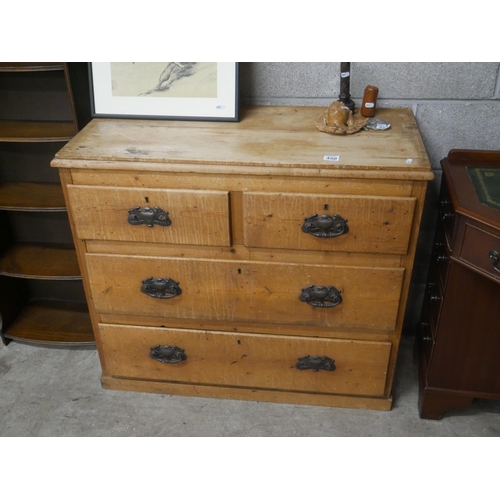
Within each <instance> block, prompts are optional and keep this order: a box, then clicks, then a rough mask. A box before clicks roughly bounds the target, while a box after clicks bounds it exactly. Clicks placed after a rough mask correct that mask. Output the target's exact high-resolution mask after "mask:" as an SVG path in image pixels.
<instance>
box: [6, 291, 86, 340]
mask: <svg viewBox="0 0 500 500" xmlns="http://www.w3.org/2000/svg"><path fill="white" fill-rule="evenodd" d="M3 334H4V336H5V337H6V338H8V339H11V340H20V341H24V342H34V343H40V344H51V345H54V344H60V345H64V346H68V345H86V344H89V345H93V344H95V341H94V334H93V331H92V324H91V322H90V316H89V312H88V308H87V305H86V304H85V303H84V304H82V303H79V302H74V303H72V302H61V301H56V300H33V301H31V302H28V303H27V304H26V306H25V307H24V308H23V309H22V310H21V312H20V314H19V315H18V316H17V318H16V320H15V321H14V323H13V324H12V325H10V327H9V328H8V329H7V330H6V331H5V332H3Z"/></svg>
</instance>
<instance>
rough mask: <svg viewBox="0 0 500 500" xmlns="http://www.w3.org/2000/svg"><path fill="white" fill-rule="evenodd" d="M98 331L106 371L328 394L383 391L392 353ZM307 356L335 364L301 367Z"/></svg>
mask: <svg viewBox="0 0 500 500" xmlns="http://www.w3.org/2000/svg"><path fill="white" fill-rule="evenodd" d="M99 333H100V339H101V345H102V353H103V356H104V366H105V372H106V375H108V376H112V377H123V378H129V379H143V380H160V381H173V382H180V383H189V384H211V385H223V386H237V387H249V388H267V389H276V390H287V391H307V392H318V393H329V394H354V395H363V396H382V395H383V394H384V391H385V382H386V377H387V367H388V363H389V356H390V352H391V343H390V342H371V341H370V342H368V341H349V340H335V339H317V338H300V337H288V336H273V335H255V334H245V333H238V334H232V333H220V332H212V331H201V330H176V329H166V328H150V327H135V326H121V325H106V324H100V325H99ZM168 347H170V348H174V347H177V348H179V349H182V351H183V352H180V351H177V352H178V353H180V355H179V356H176V355H175V353H174V355H170V354H171V352H169V351H170V350H169V349H168ZM155 348H156V349H155ZM165 351H167V353H166V354H167V355H165V354H164V353H165ZM307 355H309V356H311V357H313V356H318V357H320V358H322V357H324V356H326V357H328V358H329V359H330V360H331V361H332V362H333V364H332V363H330V362H329V361H328V360H325V361H326V363H325V362H324V363H323V367H329V368H330V369H329V370H325V369H321V367H318V366H316V368H319V369H318V370H317V371H314V369H313V368H306V369H298V368H297V363H298V360H299V358H304V357H305V356H307ZM184 357H185V359H183V358H184ZM155 358H156V359H155ZM172 361H174V362H172ZM313 365H314V364H312V365H311V366H313ZM301 366H302V367H303V368H304V367H306V366H308V365H307V360H304V361H303V362H302V365H301ZM332 368H334V369H333V370H332Z"/></svg>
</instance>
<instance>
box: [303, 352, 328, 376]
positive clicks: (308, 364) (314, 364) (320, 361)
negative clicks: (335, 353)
mask: <svg viewBox="0 0 500 500" xmlns="http://www.w3.org/2000/svg"><path fill="white" fill-rule="evenodd" d="M295 368H297V370H312V371H313V372H319V371H320V370H326V371H329V372H333V371H334V370H335V368H336V366H335V360H333V359H331V358H329V357H328V356H309V354H308V355H307V356H303V357H302V358H299V359H298V361H297V364H296V365H295Z"/></svg>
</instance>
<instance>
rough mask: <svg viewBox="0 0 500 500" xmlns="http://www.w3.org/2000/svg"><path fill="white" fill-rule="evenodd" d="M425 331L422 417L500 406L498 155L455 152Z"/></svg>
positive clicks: (447, 171)
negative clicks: (476, 402) (483, 403)
mask: <svg viewBox="0 0 500 500" xmlns="http://www.w3.org/2000/svg"><path fill="white" fill-rule="evenodd" d="M441 165H442V169H443V180H442V185H441V195H440V199H439V207H438V210H439V217H438V224H437V228H436V236H435V240H434V248H433V255H432V258H431V265H430V268H429V277H428V285H427V292H426V295H425V298H424V304H423V309H422V321H421V324H420V331H419V337H418V340H419V344H420V367H419V368H420V369H419V376H420V396H419V411H420V416H421V417H422V418H429V419H440V418H441V417H442V416H443V414H444V413H445V412H446V411H449V410H452V409H457V408H460V407H465V406H468V405H469V404H470V403H471V402H472V401H473V399H474V398H488V399H500V256H499V254H500V196H499V195H500V151H471V150H452V151H450V153H449V155H448V157H447V158H445V159H444V160H443V161H442V162H441Z"/></svg>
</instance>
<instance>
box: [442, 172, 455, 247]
mask: <svg viewBox="0 0 500 500" xmlns="http://www.w3.org/2000/svg"><path fill="white" fill-rule="evenodd" d="M438 219H439V221H441V223H442V225H443V230H444V234H445V235H446V239H447V240H448V243H449V245H450V246H452V245H453V238H454V236H455V228H456V225H457V224H456V222H457V217H456V214H455V211H454V209H453V203H452V202H451V198H450V193H449V190H448V187H447V183H446V179H445V178H443V181H442V183H441V190H440V195H439V205H438Z"/></svg>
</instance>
